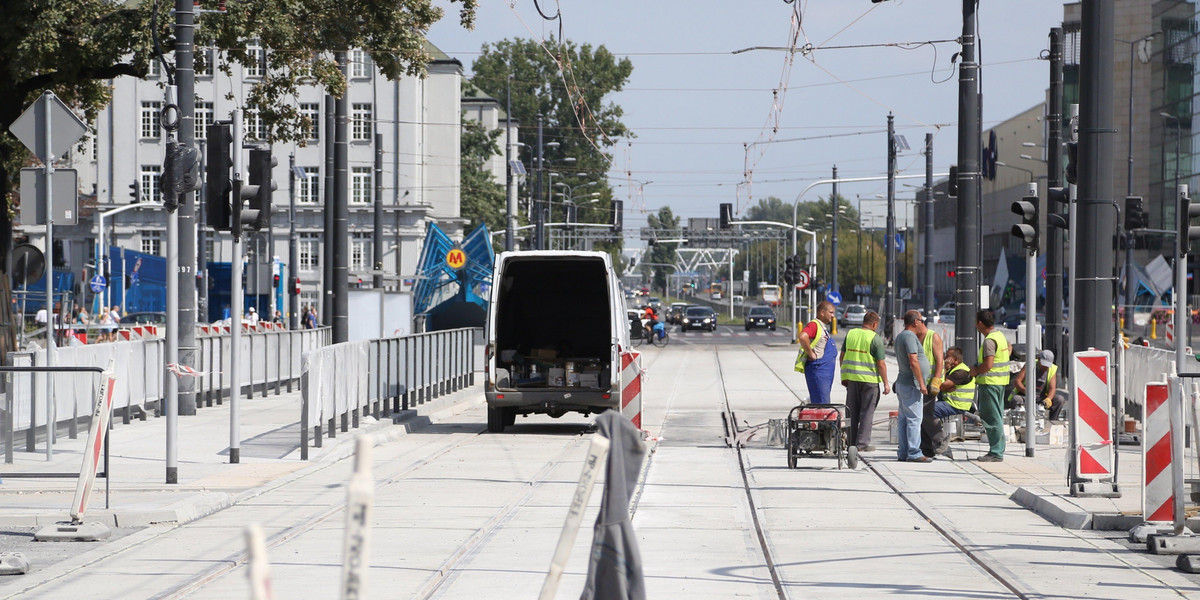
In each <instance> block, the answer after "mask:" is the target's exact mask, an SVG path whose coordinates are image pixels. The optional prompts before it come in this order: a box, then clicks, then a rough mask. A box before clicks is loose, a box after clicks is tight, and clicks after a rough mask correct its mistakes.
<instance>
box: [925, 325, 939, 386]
mask: <svg viewBox="0 0 1200 600" xmlns="http://www.w3.org/2000/svg"><path fill="white" fill-rule="evenodd" d="M934 335H935V334H934V333H933V330H932V329H931V330H928V331H926V332H925V339H924V340H922V341H921V347H923V348H924V349H925V360H927V361H929V381H926V382H925V383H927V384H928V383H931V382H932V381H933V378H934V376H935V375H937V359H936V358H934V356H933V336H934Z"/></svg>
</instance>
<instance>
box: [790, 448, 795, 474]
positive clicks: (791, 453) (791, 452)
mask: <svg viewBox="0 0 1200 600" xmlns="http://www.w3.org/2000/svg"><path fill="white" fill-rule="evenodd" d="M788 468H789V469H795V468H796V453H795V452H793V451H792V449H791V448H790V447H789V448H788Z"/></svg>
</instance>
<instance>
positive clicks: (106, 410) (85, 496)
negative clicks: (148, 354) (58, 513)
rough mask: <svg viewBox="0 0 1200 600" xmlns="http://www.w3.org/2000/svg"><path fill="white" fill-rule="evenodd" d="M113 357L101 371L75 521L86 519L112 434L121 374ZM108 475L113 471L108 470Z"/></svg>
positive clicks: (74, 504) (74, 508)
mask: <svg viewBox="0 0 1200 600" xmlns="http://www.w3.org/2000/svg"><path fill="white" fill-rule="evenodd" d="M112 368H113V364H112V361H110V362H109V365H108V370H107V371H105V372H104V373H102V374H101V375H100V397H99V398H97V399H96V409H95V410H94V411H92V426H91V428H90V430H89V431H88V441H87V446H86V448H85V450H84V455H83V466H82V467H80V469H79V481H78V483H77V484H76V485H75V498H74V500H73V501H72V502H71V522H72V523H75V524H79V523H82V522H83V516H84V514H85V513H86V512H87V507H88V500H89V498H90V497H91V495H92V484H93V483H95V481H96V472H97V469H98V468H99V465H100V460H101V458H103V456H104V438H105V436H107V435H108V421H109V419H110V417H111V416H112V399H113V389H114V388H115V387H116V382H117V378H116V375H114V374H113V371H112ZM104 476H105V477H108V476H109V474H108V473H105V474H104Z"/></svg>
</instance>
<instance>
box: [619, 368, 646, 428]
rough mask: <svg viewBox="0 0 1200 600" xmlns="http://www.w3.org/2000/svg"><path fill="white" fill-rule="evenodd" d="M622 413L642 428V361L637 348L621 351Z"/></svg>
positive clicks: (635, 425) (634, 424)
mask: <svg viewBox="0 0 1200 600" xmlns="http://www.w3.org/2000/svg"><path fill="white" fill-rule="evenodd" d="M621 414H622V415H624V416H625V417H627V418H628V419H629V420H630V421H631V422H633V426H634V427H637V428H638V429H641V428H642V361H641V353H639V352H637V351H636V350H629V351H626V352H622V353H621Z"/></svg>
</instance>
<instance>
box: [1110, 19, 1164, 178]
mask: <svg viewBox="0 0 1200 600" xmlns="http://www.w3.org/2000/svg"><path fill="white" fill-rule="evenodd" d="M1157 33H1158V32H1154V33H1151V34H1147V35H1144V36H1142V37H1140V38H1138V39H1136V40H1133V41H1128V40H1117V41H1118V42H1121V43H1123V44H1129V103H1128V110H1129V120H1128V121H1126V122H1125V128H1126V132H1125V133H1126V135H1127V136H1128V138H1129V167H1128V172H1127V173H1126V177H1125V195H1126V196H1132V195H1133V58H1134V51H1137V52H1138V53H1139V54H1140V55H1141V56H1140V57H1139V59H1140V62H1141V63H1142V64H1146V63H1148V62H1150V52H1149V50H1150V49H1149V47H1148V46H1149V45H1150V42H1151V41H1153V40H1154V36H1155V34H1157Z"/></svg>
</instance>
